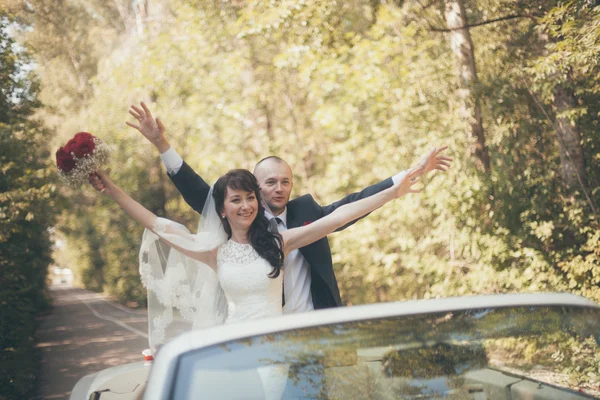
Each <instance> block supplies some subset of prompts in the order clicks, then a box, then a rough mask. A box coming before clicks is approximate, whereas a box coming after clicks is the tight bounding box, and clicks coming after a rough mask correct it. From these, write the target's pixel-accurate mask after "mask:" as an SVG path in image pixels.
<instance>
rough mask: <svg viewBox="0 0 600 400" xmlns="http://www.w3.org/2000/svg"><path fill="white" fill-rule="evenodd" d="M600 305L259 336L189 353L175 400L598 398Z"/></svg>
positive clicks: (433, 317) (515, 309)
mask: <svg viewBox="0 0 600 400" xmlns="http://www.w3.org/2000/svg"><path fill="white" fill-rule="evenodd" d="M599 316H600V311H599V310H598V309H593V308H585V307H559V306H544V307H530V306H528V307H510V308H494V309H474V310H468V311H454V312H443V313H435V314H424V315H413V316H402V317H394V318H383V319H373V320H368V321H356V322H348V323H340V324H333V325H325V326H319V327H313V328H305V329H298V330H293V331H287V332H280V333H276V334H268V335H259V336H255V337H251V338H246V339H243V340H234V341H230V342H226V343H224V344H220V345H215V346H212V347H207V348H204V349H201V350H196V351H192V352H189V353H187V354H185V355H183V356H182V357H181V358H180V360H179V363H178V367H177V374H176V376H177V378H176V381H175V383H174V387H173V388H172V391H171V393H172V396H173V398H176V399H196V398H284V399H306V398H309V399H398V398H402V399H424V398H426V399H429V398H450V399H516V398H531V399H533V398H536V399H559V398H560V399H568V398H573V399H577V398H600V392H598V391H596V390H597V388H598V387H599V385H600V377H599V376H598V375H597V373H598V368H599V365H600V363H599V361H600V356H599V354H600V352H599V351H598V344H599V342H600V326H599V325H600V324H599V321H600V318H599Z"/></svg>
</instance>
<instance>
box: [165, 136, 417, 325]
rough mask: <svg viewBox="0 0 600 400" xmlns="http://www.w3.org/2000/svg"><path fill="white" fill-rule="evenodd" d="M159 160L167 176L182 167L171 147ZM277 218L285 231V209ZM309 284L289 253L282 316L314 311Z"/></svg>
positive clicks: (299, 258) (298, 258)
mask: <svg viewBox="0 0 600 400" xmlns="http://www.w3.org/2000/svg"><path fill="white" fill-rule="evenodd" d="M160 158H161V160H162V161H163V163H164V164H165V167H166V168H167V172H168V173H169V175H175V174H176V173H177V172H179V170H180V169H181V166H182V165H183V159H182V158H181V156H180V155H179V154H178V153H177V152H176V151H175V150H174V149H173V148H172V147H171V148H169V150H167V151H165V152H164V153H162V154H161V155H160ZM405 174H406V171H402V172H399V173H397V174H396V175H394V176H393V177H392V181H393V182H394V184H396V183H398V182H399V181H400V180H401V179H402V178H403V177H404V175H405ZM265 216H266V217H267V218H268V219H269V220H271V218H274V216H273V215H271V214H270V213H269V212H267V211H265ZM277 217H279V218H280V219H281V222H279V223H278V224H277V226H278V228H279V231H280V232H282V231H285V230H287V207H286V208H285V210H284V211H283V212H282V213H281V214H280V215H278V216H277ZM310 284H311V276H310V265H308V262H307V261H306V259H305V258H304V256H303V255H302V253H300V250H293V251H291V252H289V253H288V255H287V257H286V258H285V261H284V263H283V287H284V296H285V306H284V307H283V312H284V314H291V313H299V312H304V311H310V310H314V306H313V302H312V295H311V293H310Z"/></svg>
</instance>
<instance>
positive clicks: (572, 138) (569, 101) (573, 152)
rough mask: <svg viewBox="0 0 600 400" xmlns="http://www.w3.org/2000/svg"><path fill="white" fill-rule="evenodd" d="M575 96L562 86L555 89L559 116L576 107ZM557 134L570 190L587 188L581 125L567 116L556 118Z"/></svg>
mask: <svg viewBox="0 0 600 400" xmlns="http://www.w3.org/2000/svg"><path fill="white" fill-rule="evenodd" d="M574 104H575V98H574V96H573V94H572V93H571V92H569V91H568V90H566V89H565V88H564V87H562V86H558V87H556V88H555V89H554V107H555V109H556V114H557V116H558V115H560V114H561V113H564V112H565V111H568V110H570V109H572V108H573V107H574ZM556 134H557V136H558V146H559V149H560V165H561V175H562V178H563V181H564V182H565V185H566V186H567V188H568V189H569V190H570V191H573V190H577V189H579V190H585V189H587V175H586V172H585V162H584V156H583V148H582V146H581V133H580V131H579V126H577V125H576V124H574V123H572V122H571V121H570V120H569V118H567V117H557V118H556Z"/></svg>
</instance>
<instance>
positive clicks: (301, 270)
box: [90, 103, 452, 345]
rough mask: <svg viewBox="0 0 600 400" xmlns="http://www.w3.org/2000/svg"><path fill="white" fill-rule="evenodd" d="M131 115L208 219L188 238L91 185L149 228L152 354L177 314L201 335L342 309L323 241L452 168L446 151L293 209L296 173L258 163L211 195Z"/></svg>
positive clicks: (139, 113)
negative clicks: (227, 326)
mask: <svg viewBox="0 0 600 400" xmlns="http://www.w3.org/2000/svg"><path fill="white" fill-rule="evenodd" d="M129 112H130V114H131V115H132V116H133V117H134V118H135V119H136V120H137V122H136V123H131V122H127V124H128V125H129V126H131V127H132V128H134V129H137V130H138V131H140V132H141V133H142V134H143V135H144V136H145V137H146V138H147V139H148V140H149V141H150V142H152V143H153V144H154V145H155V146H156V148H157V149H158V150H159V152H160V153H161V159H162V160H163V163H164V164H165V166H166V168H167V172H168V174H169V177H170V179H171V180H172V181H173V183H174V184H175V186H176V187H177V189H178V190H179V191H180V192H181V194H182V195H183V197H184V199H185V201H186V202H187V203H188V204H189V205H190V206H191V207H192V208H193V209H194V210H196V211H197V212H200V213H202V218H201V222H200V226H199V228H198V232H196V233H191V232H189V231H188V230H187V229H186V228H185V227H183V226H182V225H180V224H178V223H176V222H173V221H170V220H167V219H164V218H159V217H157V216H155V215H154V214H152V213H151V212H150V211H149V210H147V209H146V208H144V207H143V206H142V205H140V204H139V203H137V202H136V201H135V200H133V199H132V198H131V197H129V196H128V195H127V194H126V193H125V192H124V191H123V190H121V189H120V188H119V187H118V186H117V185H116V184H115V183H113V182H112V181H111V180H110V178H109V177H108V176H107V175H106V173H104V172H101V171H99V172H97V173H96V174H95V175H92V176H91V177H90V183H92V185H93V186H94V187H95V188H96V189H97V190H100V191H102V192H104V193H105V194H106V195H108V196H110V197H111V198H112V199H113V200H114V201H115V202H116V203H118V204H119V205H120V206H121V208H122V209H123V210H124V211H125V212H126V213H127V214H129V216H130V217H131V218H133V219H135V220H136V221H137V222H138V223H140V224H142V225H143V226H144V227H145V228H146V232H145V234H144V240H143V243H142V252H141V254H140V272H141V273H142V280H143V282H144V285H145V286H146V287H147V289H148V292H149V293H148V294H149V308H150V307H151V306H152V305H153V304H154V305H156V306H157V307H158V308H159V309H160V310H161V311H160V313H156V314H149V323H150V324H151V329H150V331H151V332H152V330H153V329H154V330H155V331H156V332H159V334H157V337H156V338H155V340H154V341H155V343H154V345H158V344H160V343H161V342H162V341H164V339H165V336H164V335H165V326H166V325H169V324H176V323H177V321H176V320H177V318H173V315H172V312H171V311H172V309H177V310H178V311H179V315H180V316H182V317H181V318H180V319H188V320H190V321H192V323H193V325H194V326H195V327H203V326H210V325H214V324H219V323H233V322H237V321H243V320H249V319H258V318H264V317H273V316H278V315H281V314H283V313H296V312H304V311H310V310H313V309H322V308H330V307H338V306H341V305H342V303H341V299H340V293H339V289H338V285H337V281H336V278H335V274H334V271H333V266H332V258H331V250H330V248H329V243H328V241H327V235H328V234H330V233H332V232H334V231H338V230H342V229H345V228H346V227H348V226H350V225H352V224H353V223H355V222H356V221H357V220H359V219H361V218H362V217H364V216H366V215H367V214H369V213H370V212H372V211H374V210H375V209H377V208H379V207H381V206H383V205H385V204H386V203H388V202H390V201H392V200H394V199H398V198H400V197H402V196H404V195H406V194H409V193H418V192H419V191H420V190H419V189H417V188H416V187H415V185H416V184H417V183H418V182H419V178H420V177H421V176H423V175H425V174H428V173H429V172H432V171H434V170H438V171H446V170H447V169H448V168H449V166H450V163H451V161H452V159H451V158H449V157H446V156H445V155H443V154H442V152H443V151H444V150H445V149H446V147H441V148H436V149H434V150H432V151H431V152H430V153H429V154H427V155H426V156H425V157H424V158H423V159H422V160H421V161H420V162H419V163H418V164H417V165H416V166H415V167H413V168H410V169H408V170H407V171H402V172H399V173H398V174H396V175H395V176H393V177H391V178H388V179H385V180H383V181H381V182H379V183H376V184H374V185H372V186H369V187H367V188H365V189H363V190H362V191H360V192H357V193H352V194H349V195H347V196H346V197H344V198H343V199H341V200H339V201H337V202H335V203H332V204H330V205H327V206H321V205H319V204H318V203H317V202H316V201H315V200H314V199H313V197H312V196H311V195H309V194H306V195H303V196H300V197H298V198H296V199H294V200H291V201H290V200H289V198H290V193H291V191H292V187H293V178H292V170H291V168H290V166H289V165H288V164H287V163H286V162H285V161H284V160H282V159H281V158H279V157H276V156H269V157H266V158H264V159H262V160H260V161H259V162H258V163H257V164H256V167H255V169H254V173H251V172H250V171H247V170H241V169H235V170H231V171H229V172H228V173H227V174H225V175H223V176H221V177H220V178H219V179H218V180H217V181H216V183H215V184H214V185H213V186H212V187H211V185H209V184H208V183H207V182H205V181H204V180H203V179H202V178H201V177H200V176H199V175H198V174H196V173H195V172H194V171H193V170H192V169H191V168H190V167H189V166H188V165H187V164H186V163H185V162H184V161H183V159H182V158H181V157H180V156H179V155H178V154H177V153H176V152H175V150H174V149H173V148H171V146H170V145H169V143H168V141H167V139H166V137H165V127H164V125H163V124H162V122H161V121H160V119H158V118H156V119H155V118H154V117H153V116H152V114H151V112H150V110H149V109H148V107H147V106H146V105H145V104H144V103H141V107H136V106H132V107H131V109H130V111H129ZM165 310H167V311H168V312H165ZM149 311H150V310H149ZM151 342H152V339H151ZM151 344H152V343H151Z"/></svg>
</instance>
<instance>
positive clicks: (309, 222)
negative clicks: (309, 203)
mask: <svg viewBox="0 0 600 400" xmlns="http://www.w3.org/2000/svg"><path fill="white" fill-rule="evenodd" d="M308 224H312V221H306V222H305V223H303V224H302V226H306V225H308Z"/></svg>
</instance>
